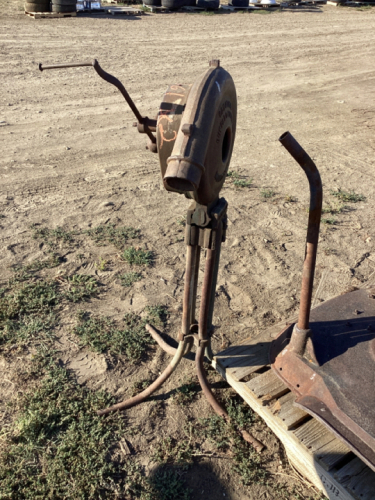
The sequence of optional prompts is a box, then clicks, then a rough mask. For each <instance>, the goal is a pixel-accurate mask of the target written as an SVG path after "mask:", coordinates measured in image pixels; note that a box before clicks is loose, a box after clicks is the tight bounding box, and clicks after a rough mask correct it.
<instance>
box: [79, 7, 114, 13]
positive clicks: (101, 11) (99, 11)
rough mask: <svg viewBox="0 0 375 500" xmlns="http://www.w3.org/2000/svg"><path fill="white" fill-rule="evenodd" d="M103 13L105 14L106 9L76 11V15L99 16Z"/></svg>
mask: <svg viewBox="0 0 375 500" xmlns="http://www.w3.org/2000/svg"><path fill="white" fill-rule="evenodd" d="M103 12H107V10H106V9H102V8H98V9H79V10H77V14H81V13H82V14H100V13H103Z"/></svg>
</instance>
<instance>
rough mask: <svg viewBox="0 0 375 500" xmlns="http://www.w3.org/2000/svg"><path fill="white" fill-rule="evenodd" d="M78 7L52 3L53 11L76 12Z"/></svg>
mask: <svg viewBox="0 0 375 500" xmlns="http://www.w3.org/2000/svg"><path fill="white" fill-rule="evenodd" d="M76 10H77V8H76V7H73V6H72V5H54V4H52V5H51V11H52V12H61V13H65V12H76Z"/></svg>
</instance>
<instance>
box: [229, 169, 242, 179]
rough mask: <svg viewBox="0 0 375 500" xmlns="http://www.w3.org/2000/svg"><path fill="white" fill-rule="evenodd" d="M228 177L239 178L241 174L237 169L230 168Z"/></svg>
mask: <svg viewBox="0 0 375 500" xmlns="http://www.w3.org/2000/svg"><path fill="white" fill-rule="evenodd" d="M227 177H230V178H231V179H239V177H240V174H239V173H238V172H236V171H235V170H228V173H227Z"/></svg>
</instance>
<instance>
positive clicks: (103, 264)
mask: <svg viewBox="0 0 375 500" xmlns="http://www.w3.org/2000/svg"><path fill="white" fill-rule="evenodd" d="M95 267H96V269H98V270H99V271H106V270H107V269H108V260H105V259H103V258H102V257H100V258H99V260H98V262H95Z"/></svg>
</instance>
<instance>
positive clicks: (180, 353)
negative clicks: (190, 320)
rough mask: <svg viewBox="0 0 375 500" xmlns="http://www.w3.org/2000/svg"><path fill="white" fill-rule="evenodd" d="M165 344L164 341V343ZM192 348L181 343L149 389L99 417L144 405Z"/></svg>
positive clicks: (108, 409) (109, 409)
mask: <svg viewBox="0 0 375 500" xmlns="http://www.w3.org/2000/svg"><path fill="white" fill-rule="evenodd" d="M163 342H164V341H163ZM189 347H191V346H189V344H188V343H187V342H180V344H179V346H178V348H177V349H176V352H175V355H174V357H173V359H172V360H171V362H170V363H169V365H168V366H167V368H166V369H165V370H164V371H163V373H162V374H161V375H160V376H159V377H158V378H157V379H156V380H155V381H154V382H153V383H152V384H151V385H150V386H149V387H147V389H145V390H144V391H142V392H141V393H139V394H137V395H136V396H134V397H132V398H130V399H127V400H126V401H123V402H122V403H118V404H116V405H113V406H110V407H109V408H105V409H104V410H99V411H97V414H98V415H107V414H108V413H111V412H113V411H117V410H126V409H127V408H131V407H132V406H136V405H138V404H139V403H142V402H143V401H144V400H145V399H147V398H148V397H149V396H150V395H151V394H152V393H154V392H155V391H156V390H157V389H159V387H160V386H161V385H162V384H163V383H164V382H165V381H166V380H167V379H168V378H169V377H170V376H171V375H172V373H173V372H174V371H175V369H176V367H177V365H178V364H179V362H180V361H181V359H182V358H183V356H184V353H186V351H187V349H188V348H189Z"/></svg>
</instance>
